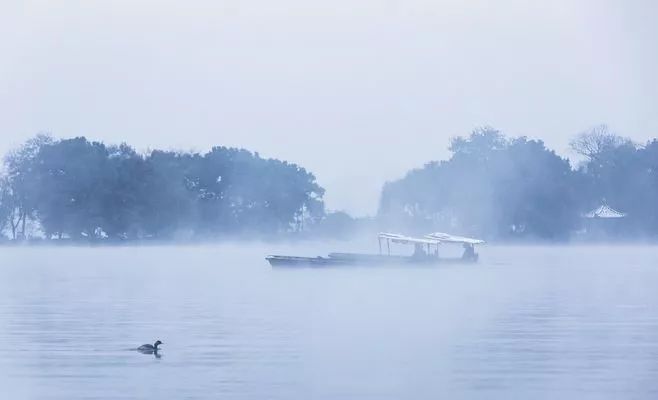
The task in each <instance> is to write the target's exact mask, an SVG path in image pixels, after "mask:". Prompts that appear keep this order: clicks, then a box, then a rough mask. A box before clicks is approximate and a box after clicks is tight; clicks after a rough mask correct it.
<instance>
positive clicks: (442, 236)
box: [425, 232, 484, 245]
mask: <svg viewBox="0 0 658 400" xmlns="http://www.w3.org/2000/svg"><path fill="white" fill-rule="evenodd" d="M425 238H427V239H431V240H438V241H439V242H441V243H462V244H470V245H475V244H484V240H480V239H473V238H468V237H463V236H455V235H450V234H448V233H443V232H434V233H430V234H429V235H425Z"/></svg>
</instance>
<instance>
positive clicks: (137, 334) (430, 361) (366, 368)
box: [0, 244, 658, 399]
mask: <svg viewBox="0 0 658 400" xmlns="http://www.w3.org/2000/svg"><path fill="white" fill-rule="evenodd" d="M312 247H313V248H309V247H308V245H299V246H283V245H271V244H270V245H265V244H250V245H230V244H224V245H216V246H210V245H208V246H179V247H173V246H172V247H124V248H47V247H43V248H2V249H0V387H1V388H2V393H3V395H2V398H8V399H9V398H11V399H72V398H84V399H135V398H149V399H153V398H158V399H185V398H195V399H201V398H208V399H214V398H223V399H436V398H451V399H509V398H530V397H531V396H532V398H534V399H538V398H539V399H554V398H562V399H589V398H591V399H621V398H632V399H655V398H657V397H658V248H656V247H651V246H615V247H605V246H600V247H596V246H589V247H588V246H570V247H566V246H564V247H562V246H545V247H542V246H525V247H520V246H519V247H509V246H507V247H506V246H485V247H483V248H482V249H481V251H480V254H481V261H480V263H479V264H477V265H470V266H464V265H461V266H443V267H436V268H428V267H408V266H407V267H405V266H399V267H382V268H372V267H367V268H366V267H363V268H328V269H284V270H273V269H271V268H270V267H269V265H268V264H267V263H266V262H265V260H264V259H263V256H264V255H266V254H267V253H271V252H273V253H286V252H295V253H304V252H306V253H309V254H322V253H327V252H329V251H331V250H336V249H337V248H336V246H333V245H332V246H331V247H330V246H327V245H321V244H317V245H313V246H312ZM156 339H160V340H162V341H163V342H164V345H162V350H161V351H160V352H159V354H158V355H159V357H155V356H154V355H148V354H140V353H138V352H135V351H131V350H129V349H134V348H136V347H137V346H139V345H141V344H144V343H153V342H154V341H155V340H156Z"/></svg>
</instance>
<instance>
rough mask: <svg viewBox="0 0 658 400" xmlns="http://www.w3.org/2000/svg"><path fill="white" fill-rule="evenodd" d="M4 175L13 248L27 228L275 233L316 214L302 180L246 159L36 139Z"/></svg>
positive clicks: (125, 233)
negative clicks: (30, 223)
mask: <svg viewBox="0 0 658 400" xmlns="http://www.w3.org/2000/svg"><path fill="white" fill-rule="evenodd" d="M6 166H7V171H8V172H7V174H6V176H5V177H4V178H3V182H2V185H1V186H0V217H2V218H3V221H5V223H6V224H7V225H10V226H11V231H12V236H13V238H14V239H16V238H20V237H24V236H25V224H26V221H27V220H29V219H32V220H35V221H37V222H38V223H39V224H40V226H41V230H42V231H43V233H44V234H45V236H46V237H48V238H51V237H59V238H63V237H69V238H73V239H80V238H87V239H100V238H114V239H135V238H174V237H180V236H181V235H183V236H186V237H190V236H197V237H198V236H217V235H226V234H239V233H250V232H282V231H289V230H294V229H297V228H298V227H299V224H300V221H306V220H313V219H317V218H319V217H320V216H321V215H322V214H323V212H324V206H323V202H322V196H323V194H324V189H322V188H321V187H320V186H319V185H318V184H317V183H316V181H315V177H314V176H313V175H312V174H310V173H309V172H307V171H306V170H305V169H303V168H301V167H299V166H297V165H295V164H290V163H286V162H282V161H279V160H272V159H263V158H261V157H260V156H259V155H258V154H253V153H251V152H248V151H246V150H239V149H230V148H225V147H215V148H213V149H212V150H211V151H210V152H208V153H206V154H197V153H181V152H165V151H159V150H156V151H153V152H151V153H150V154H148V155H141V154H138V153H137V152H136V151H135V150H134V149H132V148H131V147H130V146H128V145H126V144H122V145H120V146H106V145H105V144H103V143H99V142H90V141H88V140H87V139H85V138H74V139H67V140H59V141H54V140H52V139H50V138H48V137H46V136H39V137H37V138H35V139H33V140H31V141H28V142H27V143H26V145H24V146H23V147H21V148H20V149H19V150H17V151H15V152H12V153H11V154H10V155H9V156H7V158H6Z"/></svg>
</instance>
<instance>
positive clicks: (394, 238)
mask: <svg viewBox="0 0 658 400" xmlns="http://www.w3.org/2000/svg"><path fill="white" fill-rule="evenodd" d="M378 238H379V239H386V240H390V241H391V242H393V243H398V244H431V245H439V244H441V241H440V240H437V239H432V238H415V237H411V236H404V235H400V234H397V233H387V232H382V233H380V234H379V235H378Z"/></svg>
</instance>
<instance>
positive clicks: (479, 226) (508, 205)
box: [379, 126, 658, 240]
mask: <svg viewBox="0 0 658 400" xmlns="http://www.w3.org/2000/svg"><path fill="white" fill-rule="evenodd" d="M572 146H573V148H574V150H575V151H576V152H578V153H579V154H581V155H583V156H585V161H584V162H583V164H582V165H581V166H580V167H579V168H572V166H571V165H570V163H569V161H568V160H567V159H565V158H562V157H560V156H558V155H557V154H556V153H555V152H554V151H552V150H550V149H548V148H546V146H545V145H544V143H543V142H542V141H540V140H530V139H528V138H526V137H520V138H507V137H505V136H504V135H502V134H501V133H500V132H499V131H497V130H495V129H493V128H489V127H486V128H480V129H477V130H475V131H474V132H472V133H471V135H470V136H468V137H457V138H455V139H453V140H452V143H451V145H450V151H451V153H452V155H451V157H450V158H449V159H448V160H446V161H438V162H437V161H435V162H430V163H428V164H426V165H425V166H424V167H423V168H420V169H416V170H412V171H410V172H409V173H408V174H407V175H406V176H405V177H404V178H402V179H400V180H398V181H394V182H389V183H387V184H386V185H385V186H384V188H383V190H382V195H381V200H380V207H379V216H380V219H382V221H384V224H385V225H386V226H389V227H400V228H401V229H407V230H409V229H414V228H416V229H418V230H420V231H425V232H427V231H431V230H455V231H458V232H463V233H468V234H473V235H483V236H485V237H488V238H514V237H523V238H535V239H549V240H561V239H566V238H568V236H569V234H570V233H571V232H572V231H573V230H574V229H576V228H577V227H578V225H579V224H580V223H581V222H582V221H581V215H582V214H583V213H584V212H586V211H588V210H590V209H592V208H593V207H595V206H596V205H598V204H600V203H601V202H602V201H607V202H609V203H610V204H611V205H613V206H615V207H617V208H619V209H621V210H627V211H632V212H629V213H628V214H629V216H633V217H632V218H631V220H632V224H633V229H634V232H641V233H650V234H657V233H658V207H657V205H658V142H657V141H655V140H654V141H652V142H650V143H648V144H647V145H646V146H638V145H636V144H634V143H632V142H631V141H630V140H628V139H624V138H622V137H619V136H617V135H615V134H613V133H611V132H610V131H609V129H608V128H607V127H604V126H600V127H597V128H594V129H593V130H591V131H588V132H585V133H583V134H581V135H579V136H578V137H577V138H576V139H574V141H573V142H572Z"/></svg>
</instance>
